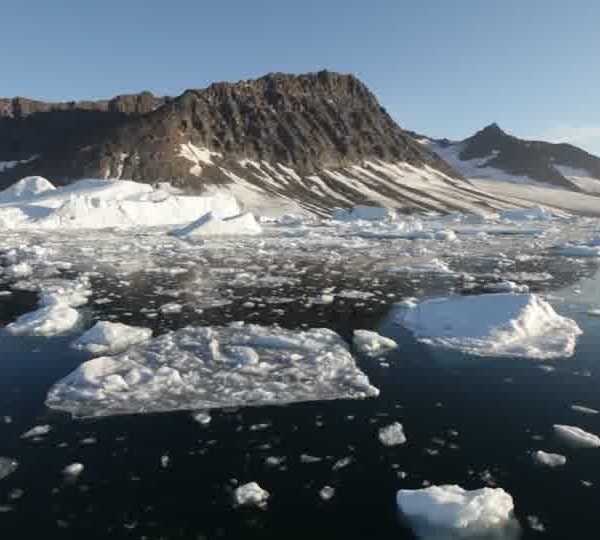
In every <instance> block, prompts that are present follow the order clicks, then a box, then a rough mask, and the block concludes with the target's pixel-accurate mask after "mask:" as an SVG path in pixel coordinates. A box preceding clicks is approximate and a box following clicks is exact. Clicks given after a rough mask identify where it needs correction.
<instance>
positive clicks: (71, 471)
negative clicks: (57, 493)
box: [63, 463, 83, 478]
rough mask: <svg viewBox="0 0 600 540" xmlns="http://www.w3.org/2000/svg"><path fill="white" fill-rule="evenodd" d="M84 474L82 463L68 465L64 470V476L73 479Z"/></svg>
mask: <svg viewBox="0 0 600 540" xmlns="http://www.w3.org/2000/svg"><path fill="white" fill-rule="evenodd" d="M82 472H83V464H82V463H71V464H70V465H67V466H66V467H65V468H64V469H63V474H64V475H65V476H69V477H72V478H75V477H77V476H79V475H80V474H81V473H82Z"/></svg>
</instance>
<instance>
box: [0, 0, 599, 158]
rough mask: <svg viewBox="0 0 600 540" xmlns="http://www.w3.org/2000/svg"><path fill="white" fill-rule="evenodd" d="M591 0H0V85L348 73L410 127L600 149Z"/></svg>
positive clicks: (117, 86)
mask: <svg viewBox="0 0 600 540" xmlns="http://www.w3.org/2000/svg"><path fill="white" fill-rule="evenodd" d="M599 21H600V2H599V1H598V0H570V1H568V2H567V1H566V0H519V1H515V0H502V1H493V0H456V1H452V2H451V1H447V0H429V1H418V0H411V1H404V0H368V1H367V0H343V1H342V0H218V1H214V0H211V1H205V0H194V1H187V0H186V1H179V0H170V1H168V2H167V1H160V2H159V1H157V0H144V1H140V0H119V1H115V0H102V1H97V2H92V1H85V0H82V1H79V2H76V1H74V0H69V1H66V0H53V1H52V2H49V1H48V0H43V1H41V0H27V1H22V2H6V3H5V5H3V6H2V12H1V30H0V50H2V51H3V53H2V70H1V74H0V96H4V97H12V96H17V95H20V96H26V97H30V98H35V99H43V100H52V101H69V100H80V99H100V98H109V97H112V96H114V95H117V94H123V93H133V92H139V91H141V90H150V91H152V92H153V93H155V94H159V95H177V94H180V93H181V92H182V91H183V90H185V89H186V88H202V87H205V86H208V85H209V84H210V83H211V82H215V81H236V80H240V79H247V78H253V77H259V76H261V75H264V74H265V73H268V72H272V71H281V72H288V73H300V72H308V71H318V70H321V69H329V70H332V71H341V72H345V73H353V74H355V75H356V76H358V77H359V78H360V79H362V80H363V81H364V82H365V83H366V84H367V85H368V86H369V88H370V89H371V90H372V91H373V92H374V93H375V94H376V95H377V97H378V98H379V100H380V102H381V104H382V105H383V106H384V107H385V108H386V109H387V110H388V112H389V113H390V114H392V116H393V117H394V118H395V120H396V121H397V122H398V123H399V124H400V125H401V126H402V127H404V128H406V129H411V130H414V131H417V132H420V133H423V134H426V135H429V136H432V137H448V138H450V139H462V138H464V137H467V136H470V135H471V134H473V133H474V132H475V131H476V130H478V129H480V128H482V127H484V126H485V125H487V124H490V123H492V122H497V123H498V124H499V125H500V126H501V127H502V128H503V129H504V130H505V131H507V132H509V133H511V134H514V135H517V136H520V137H525V138H534V139H544V140H551V141H556V142H571V143H573V144H577V145H579V146H581V147H583V148H585V149H587V150H588V151H591V152H593V153H596V154H598V155H600V106H599V102H598V99H599V96H600V93H599V89H600V69H598V66H599V65H600V32H599V31H598V22H599Z"/></svg>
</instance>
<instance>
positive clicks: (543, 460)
mask: <svg viewBox="0 0 600 540" xmlns="http://www.w3.org/2000/svg"><path fill="white" fill-rule="evenodd" d="M533 461H534V462H535V463H537V464H538V465H544V466H546V467H560V466H562V465H564V464H565V463H566V462H567V458H566V457H565V456H563V455H561V454H551V453H549V452H544V451H543V450H537V451H536V452H534V453H533Z"/></svg>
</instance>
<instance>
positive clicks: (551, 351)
mask: <svg viewBox="0 0 600 540" xmlns="http://www.w3.org/2000/svg"><path fill="white" fill-rule="evenodd" d="M396 320H397V322H398V324H400V325H401V326H404V327H405V328H407V329H408V330H410V331H411V332H412V333H413V334H414V335H415V337H416V338H417V339H419V340H420V341H423V342H424V343H427V344H429V345H432V346H435V347H446V348H451V349H458V350H461V351H464V352H468V353H471V354H476V355H481V356H518V357H525V358H540V359H549V358H558V357H568V356H571V355H572V354H573V352H574V350H575V345H576V343H577V336H579V335H580V334H581V333H582V331H581V329H580V328H579V326H577V323H575V321H573V320H572V319H569V318H567V317H562V316H560V315H558V314H557V313H556V312H555V311H554V309H553V308H552V306H551V305H550V304H549V303H548V302H546V301H544V300H542V299H541V298H539V297H538V296H536V295H534V294H502V293H501V294H490V295H479V296H456V297H449V298H439V299H432V300H427V301H425V302H422V303H421V304H417V305H416V306H414V307H412V308H410V307H409V308H408V309H402V310H401V311H400V312H399V314H398V316H397V318H396Z"/></svg>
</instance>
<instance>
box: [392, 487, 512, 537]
mask: <svg viewBox="0 0 600 540" xmlns="http://www.w3.org/2000/svg"><path fill="white" fill-rule="evenodd" d="M396 501H397V504H398V508H399V510H400V512H401V515H402V516H403V517H404V518H406V519H407V520H408V521H409V523H410V524H411V527H412V528H413V530H414V532H415V533H416V534H417V536H418V537H420V538H425V539H430V538H431V539H433V538H444V539H446V538H448V539H450V538H476V537H478V535H483V534H491V533H494V534H497V535H498V536H494V538H505V537H507V535H503V534H502V532H503V530H505V529H508V530H510V529H512V528H514V521H513V520H514V517H513V509H514V504H513V499H512V497H511V496H510V495H509V494H508V493H507V492H506V491H504V490H503V489H502V488H488V487H484V488H482V489H476V490H473V491H467V490H465V489H463V488H461V487H460V486H457V485H442V486H430V487H427V488H424V489H416V490H408V489H401V490H399V491H398V493H397V495H396Z"/></svg>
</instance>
